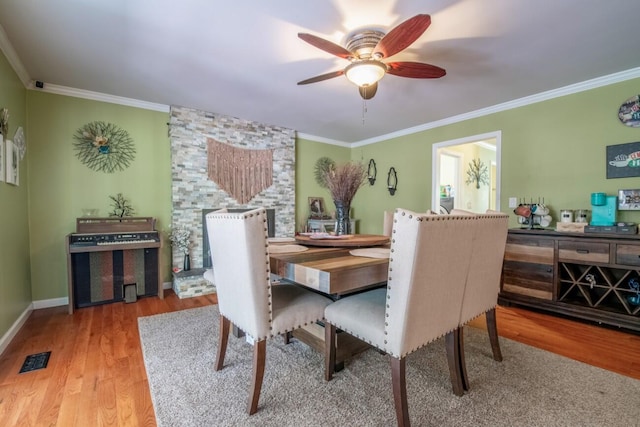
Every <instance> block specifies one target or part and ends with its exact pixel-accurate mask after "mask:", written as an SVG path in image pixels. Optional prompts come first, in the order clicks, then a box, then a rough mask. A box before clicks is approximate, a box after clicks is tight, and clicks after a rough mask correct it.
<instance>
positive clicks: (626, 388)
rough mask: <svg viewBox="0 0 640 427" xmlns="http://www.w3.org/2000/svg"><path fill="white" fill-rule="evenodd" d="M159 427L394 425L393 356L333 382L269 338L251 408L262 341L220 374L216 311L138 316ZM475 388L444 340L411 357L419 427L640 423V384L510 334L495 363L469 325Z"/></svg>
mask: <svg viewBox="0 0 640 427" xmlns="http://www.w3.org/2000/svg"><path fill="white" fill-rule="evenodd" d="M139 329H140V339H141V342H142V349H143V354H144V363H145V367H146V370H147V376H148V379H149V386H150V390H151V396H152V400H153V406H154V408H155V414H156V419H157V423H158V426H160V427H170V426H181V427H183V426H278V427H282V426H296V427H299V426H305V427H306V426H309V427H311V426H394V425H396V420H395V411H394V407H393V397H392V391H391V372H390V366H389V360H388V357H387V356H385V355H383V354H380V353H379V352H377V351H375V350H368V351H366V352H364V353H362V354H360V355H358V356H357V357H355V358H353V359H352V360H350V361H348V362H347V363H346V364H345V369H344V370H342V371H340V372H338V373H336V375H335V376H334V379H333V380H332V381H330V382H325V381H324V379H323V372H324V371H323V369H324V368H323V356H322V355H321V354H319V353H317V352H316V351H314V350H313V349H311V348H310V347H308V346H307V345H305V344H304V343H301V342H298V341H297V340H295V339H294V340H292V342H291V343H290V344H288V345H285V344H284V342H283V340H282V339H279V338H276V339H272V340H269V342H268V345H267V366H266V372H265V377H264V384H263V387H262V394H261V396H260V404H259V407H258V412H257V413H256V414H254V415H252V416H248V415H247V414H246V401H247V395H248V390H249V383H250V381H251V358H252V347H251V346H250V345H249V344H248V343H247V342H246V341H245V340H244V339H240V338H235V337H233V336H231V337H230V339H229V346H228V349H227V356H226V360H225V367H224V368H223V369H222V370H221V371H218V372H215V371H214V370H213V364H214V359H215V346H216V343H217V339H218V309H217V306H207V307H201V308H194V309H188V310H183V311H178V312H173V313H167V314H160V315H155V316H148V317H142V318H139ZM464 333H465V348H466V358H467V369H468V375H469V382H470V390H469V391H468V392H467V393H466V394H465V395H464V396H463V397H457V396H455V395H454V394H453V393H452V391H451V383H450V381H449V371H448V368H447V364H446V357H445V350H444V342H443V340H442V339H441V340H439V341H436V342H433V343H432V344H430V345H428V346H427V347H425V348H423V349H421V350H419V351H417V352H415V353H413V354H411V355H410V356H409V357H408V359H407V391H408V396H409V397H408V399H409V414H410V418H411V422H412V425H414V426H545V427H549V426H621V427H622V426H625V427H627V426H638V425H640V381H638V380H635V379H632V378H628V377H625V376H622V375H618V374H615V373H612V372H609V371H605V370H602V369H600V368H596V367H593V366H589V365H586V364H583V363H581V362H576V361H574V360H571V359H568V358H564V357H562V356H558V355H555V354H552V353H549V352H546V351H542V350H539V349H536V348H533V347H530V346H527V345H524V344H520V343H517V342H515V341H511V340H508V339H504V338H501V346H502V353H503V355H504V361H503V362H495V361H494V360H493V358H492V356H491V347H490V345H489V342H488V338H487V334H486V331H482V330H478V329H474V328H465V332H464Z"/></svg>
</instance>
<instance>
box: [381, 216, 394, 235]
mask: <svg viewBox="0 0 640 427" xmlns="http://www.w3.org/2000/svg"><path fill="white" fill-rule="evenodd" d="M392 229H393V211H384V218H383V220H382V234H383V235H384V236H387V237H391V230H392Z"/></svg>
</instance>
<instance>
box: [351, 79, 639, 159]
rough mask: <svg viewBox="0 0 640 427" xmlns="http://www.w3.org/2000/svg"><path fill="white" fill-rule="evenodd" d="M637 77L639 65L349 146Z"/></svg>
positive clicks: (461, 120)
mask: <svg viewBox="0 0 640 427" xmlns="http://www.w3.org/2000/svg"><path fill="white" fill-rule="evenodd" d="M638 77H640V67H638V68H632V69H631V70H626V71H621V72H619V73H614V74H609V75H607V76H603V77H597V78H595V79H591V80H586V81H584V82H580V83H574V84H572V85H569V86H564V87H561V88H558V89H552V90H548V91H546V92H540V93H537V94H535V95H531V96H525V97H524V98H519V99H514V100H513V101H508V102H504V103H502V104H497V105H493V106H491V107H487V108H481V109H480V110H475V111H471V112H469V113H465V114H459V115H457V116H452V117H447V118H446V119H442V120H436V121H435V122H430V123H425V124H422V125H419V126H414V127H411V128H406V129H402V130H399V131H397V132H392V133H388V134H386V135H380V136H377V137H375V138H369V139H363V140H361V141H358V142H354V143H352V144H351V147H354V148H355V147H362V146H364V145H369V144H375V143H377V142H382V141H387V140H389V139H392V138H399V137H401V136H406V135H411V134H414V133H417V132H422V131H425V130H429V129H435V128H438V127H441V126H447V125H450V124H454V123H459V122H463V121H465V120H470V119H475V118H478V117H482V116H487V115H489V114H494V113H499V112H501V111H506V110H512V109H514V108H518V107H524V106H526V105H531V104H535V103H538V102H542V101H548V100H550V99H554V98H559V97H561V96H567V95H573V94H575V93H579V92H584V91H586V90H591V89H596V88H599V87H602V86H607V85H611V84H614V83H620V82H624V81H627V80H631V79H635V78H638Z"/></svg>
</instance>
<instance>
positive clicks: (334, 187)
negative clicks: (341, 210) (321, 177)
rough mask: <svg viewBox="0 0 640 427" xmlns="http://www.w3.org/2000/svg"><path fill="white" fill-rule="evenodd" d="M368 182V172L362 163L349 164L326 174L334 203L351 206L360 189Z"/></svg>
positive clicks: (339, 166)
mask: <svg viewBox="0 0 640 427" xmlns="http://www.w3.org/2000/svg"><path fill="white" fill-rule="evenodd" d="M366 180H367V171H366V170H365V168H364V165H363V164H362V163H357V162H348V163H345V164H342V165H338V166H336V167H335V168H334V169H332V170H330V171H328V172H326V173H325V181H326V183H327V188H328V189H329V192H330V193H331V197H333V200H334V201H338V202H342V203H346V204H349V205H350V204H351V200H353V197H354V196H355V195H356V192H357V191H358V189H359V188H360V187H362V186H363V185H364V183H365V182H366Z"/></svg>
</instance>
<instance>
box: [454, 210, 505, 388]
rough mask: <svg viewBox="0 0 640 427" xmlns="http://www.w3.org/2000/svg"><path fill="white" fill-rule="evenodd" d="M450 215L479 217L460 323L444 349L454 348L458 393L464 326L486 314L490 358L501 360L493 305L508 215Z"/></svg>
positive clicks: (463, 378) (463, 383) (463, 380)
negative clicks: (450, 343)
mask: <svg viewBox="0 0 640 427" xmlns="http://www.w3.org/2000/svg"><path fill="white" fill-rule="evenodd" d="M452 214H453V215H470V216H473V217H475V218H476V219H477V220H478V221H477V223H476V227H475V230H474V232H473V242H472V252H471V263H470V266H469V272H468V276H467V283H466V286H465V291H464V296H463V298H462V309H461V311H460V325H459V328H458V329H456V331H454V338H453V341H452V345H454V347H452V348H448V349H447V351H453V352H454V358H455V359H457V360H458V364H459V365H458V366H457V367H456V369H457V370H458V372H456V373H455V374H454V375H452V381H453V378H454V377H455V378H459V379H460V383H458V384H457V385H454V392H456V394H458V395H461V394H463V393H464V390H469V381H468V377H467V369H466V362H465V352H464V336H463V327H464V325H466V324H467V323H469V322H470V321H471V320H473V319H475V318H476V317H479V316H481V315H482V314H485V318H486V324H487V332H488V334H489V342H490V344H491V351H492V354H493V359H494V360H496V361H498V362H500V361H502V352H501V350H500V341H499V339H498V325H497V322H496V306H497V305H498V293H499V292H500V276H501V275H502V263H503V259H504V250H505V246H506V243H507V233H508V229H509V216H508V215H506V214H504V213H502V212H498V211H491V210H488V211H487V213H485V214H474V213H471V212H467V211H460V210H453V211H452Z"/></svg>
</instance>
